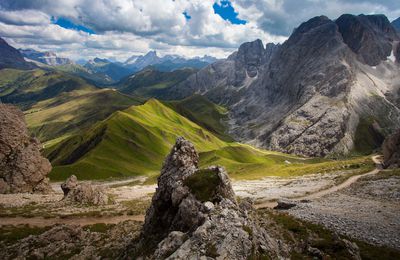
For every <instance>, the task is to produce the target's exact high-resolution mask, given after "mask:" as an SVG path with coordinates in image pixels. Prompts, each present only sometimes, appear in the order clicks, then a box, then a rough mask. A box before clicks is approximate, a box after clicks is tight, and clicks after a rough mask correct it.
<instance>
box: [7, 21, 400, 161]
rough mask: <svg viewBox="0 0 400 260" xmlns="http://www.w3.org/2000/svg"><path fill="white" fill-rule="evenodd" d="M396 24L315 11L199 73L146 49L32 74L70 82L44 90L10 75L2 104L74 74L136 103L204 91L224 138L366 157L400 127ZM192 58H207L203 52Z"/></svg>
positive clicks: (62, 88) (18, 62)
mask: <svg viewBox="0 0 400 260" xmlns="http://www.w3.org/2000/svg"><path fill="white" fill-rule="evenodd" d="M397 21H398V20H395V21H393V22H392V23H390V22H389V21H388V19H387V18H386V17H385V16H384V15H358V16H355V15H349V14H345V15H342V16H340V17H339V18H337V19H336V20H330V19H329V18H327V17H325V16H318V17H314V18H312V19H310V20H309V21H307V22H304V23H302V24H301V25H300V26H299V27H297V28H296V29H295V30H294V31H293V33H292V35H291V36H290V37H289V38H288V40H287V41H285V42H284V43H282V44H273V43H268V44H266V45H264V44H263V43H262V42H261V41H260V40H256V41H253V42H247V43H244V44H242V45H241V46H240V47H239V49H238V50H237V51H236V52H234V53H233V54H231V55H230V56H229V57H228V58H227V59H223V60H217V61H215V62H213V63H211V64H209V65H207V66H205V67H202V68H200V69H193V67H192V68H191V69H188V68H179V66H180V65H182V64H186V63H188V62H189V61H191V60H187V59H183V58H181V57H179V56H172V55H167V56H164V57H161V58H160V57H158V55H157V53H156V52H155V51H151V52H149V53H147V54H146V55H143V56H132V57H131V58H129V59H128V60H127V61H126V62H124V63H118V62H111V61H109V60H106V59H100V58H96V59H94V60H92V61H89V62H87V63H86V64H85V65H84V66H80V65H77V64H69V63H68V64H64V65H59V66H56V67H55V68H57V69H56V70H53V69H50V71H49V72H46V73H44V72H40V73H44V75H46V77H47V76H49V77H50V75H53V74H52V73H55V75H61V76H60V77H62V78H64V77H66V78H68V77H72V78H69V79H65V80H63V81H61V83H57V82H58V81H46V80H45V81H43V82H42V83H40V84H44V85H46V86H52V87H51V88H46V87H43V86H41V87H39V89H42V90H40V91H39V92H30V91H29V92H26V93H24V91H23V88H20V87H18V86H21V85H20V83H18V84H15V83H13V84H11V83H10V82H14V81H13V80H17V82H19V81H22V82H24V80H25V79H23V78H18V77H17V79H14V78H13V79H12V80H11V81H10V82H8V83H7V84H5V85H4V87H3V89H2V93H3V94H2V100H3V102H4V101H5V102H12V103H18V104H20V105H21V106H33V105H34V104H30V103H29V102H28V101H32V98H33V99H34V102H42V101H41V100H45V99H47V98H48V97H53V96H55V97H56V96H58V95H61V94H62V93H65V92H71V91H72V90H74V86H75V85H74V84H75V83H74V82H76V80H77V79H76V78H79V77H82V78H85V79H86V83H80V84H81V85H82V84H83V85H84V84H89V85H91V83H94V84H97V83H96V80H97V79H98V78H100V80H104V81H105V82H107V83H106V85H111V87H112V88H113V89H115V90H112V91H117V92H118V93H119V91H120V92H122V93H124V94H127V95H130V96H135V97H136V99H139V100H143V101H144V100H145V99H148V98H158V99H160V100H179V99H184V98H189V97H192V96H193V95H201V96H204V97H206V98H207V99H208V100H210V101H212V102H214V103H216V104H218V105H220V106H224V107H225V108H227V111H228V112H227V113H228V114H227V117H226V118H225V119H221V120H225V121H226V124H227V128H226V134H227V135H229V136H230V137H232V138H233V139H235V140H238V141H241V142H245V143H249V144H252V145H255V146H257V147H261V148H267V149H271V150H277V151H281V152H286V153H293V154H297V155H302V156H327V155H329V156H334V157H335V156H338V155H343V154H348V153H355V154H359V153H371V152H372V151H374V149H376V148H377V147H379V146H380V143H381V142H382V140H383V138H384V137H385V136H387V135H388V134H389V133H391V132H393V131H394V129H397V128H399V127H400V113H399V112H400V111H399V106H400V98H399V89H400V85H399V84H398V82H399V81H400V76H399V75H400V74H399V70H400V68H399V59H400V48H399V47H398V45H399V41H400V36H399V33H398V32H397V31H396V25H397V24H398V22H397ZM0 51H1V52H2V53H5V54H6V55H3V56H2V57H4V58H3V59H2V61H1V62H2V64H4V65H3V67H7V66H9V67H14V68H23V69H31V68H34V67H35V65H34V64H32V63H29V62H26V61H25V60H24V59H23V58H22V55H21V53H20V52H19V51H18V50H16V49H14V48H12V47H11V46H9V45H8V44H7V43H6V42H5V41H2V42H1V48H0ZM7 57H8V58H7ZM9 57H13V58H12V59H11V58H9ZM194 60H196V61H197V62H204V63H207V64H208V63H209V62H212V61H214V59H213V58H210V57H207V56H205V57H203V58H196V59H194ZM171 64H173V65H174V66H175V65H176V67H173V69H171V68H172V67H171V66H172V65H171ZM177 64H179V65H177ZM150 65H151V67H149V66H150ZM162 66H167V67H168V69H160V68H162ZM50 67H51V68H52V67H53V66H50ZM44 69H45V70H49V68H48V67H47V68H44ZM129 70H130V71H129ZM135 70H139V72H134V71H135ZM51 71H52V72H51ZM72 71H74V72H72ZM9 73H10V74H12V75H14V74H15V73H16V72H9ZM35 73H39V72H37V71H36V72H35ZM57 73H58V74H57ZM132 73H133V74H132ZM70 74H72V76H71V75H70ZM67 75H69V76H67ZM77 76H78V77H77ZM12 77H14V76H12ZM12 77H11V78H12ZM41 77H42V76H41ZM46 77H44V76H43V79H45V78H46ZM51 77H53V76H51ZM95 77H98V78H96V80H94V79H95ZM101 77H103V78H101ZM117 81H120V82H119V83H118V84H116V82H117ZM50 82H51V83H50ZM23 84H28V83H23ZM38 84H39V83H38ZM40 84H39V85H40ZM57 84H58V85H57ZM42 87H43V88H42ZM42 96H43V97H45V99H37V98H38V97H42ZM111 111H115V110H110V112H108V113H107V114H108V115H109V114H110V113H111ZM95 118H97V117H95ZM53 137H55V136H53Z"/></svg>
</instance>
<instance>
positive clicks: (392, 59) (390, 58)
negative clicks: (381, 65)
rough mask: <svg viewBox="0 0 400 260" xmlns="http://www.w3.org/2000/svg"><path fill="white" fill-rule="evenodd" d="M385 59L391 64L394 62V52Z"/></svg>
mask: <svg viewBox="0 0 400 260" xmlns="http://www.w3.org/2000/svg"><path fill="white" fill-rule="evenodd" d="M387 59H389V60H391V61H392V62H395V61H396V57H395V56H394V51H393V50H392V52H391V53H390V56H389V57H387Z"/></svg>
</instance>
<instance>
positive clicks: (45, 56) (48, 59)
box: [19, 49, 73, 66]
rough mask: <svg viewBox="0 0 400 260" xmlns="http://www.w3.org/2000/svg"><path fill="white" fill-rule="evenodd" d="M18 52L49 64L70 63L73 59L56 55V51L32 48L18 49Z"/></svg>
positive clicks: (30, 58)
mask: <svg viewBox="0 0 400 260" xmlns="http://www.w3.org/2000/svg"><path fill="white" fill-rule="evenodd" d="M19 52H20V53H21V54H22V55H23V56H24V57H25V58H27V59H29V60H32V61H34V62H35V61H36V62H40V63H43V64H46V65H50V66H58V65H65V64H72V63H73V61H72V60H70V59H68V58H61V57H58V56H57V54H56V53H54V52H50V51H45V52H40V51H36V50H34V49H19Z"/></svg>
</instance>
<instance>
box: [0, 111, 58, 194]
mask: <svg viewBox="0 0 400 260" xmlns="http://www.w3.org/2000/svg"><path fill="white" fill-rule="evenodd" d="M40 149H41V145H40V143H39V141H38V140H37V139H36V138H32V137H30V136H29V133H28V129H27V128H26V123H25V119H24V114H23V113H22V112H21V111H20V110H19V109H18V108H17V107H14V106H11V105H6V104H0V194H4V193H18V192H39V193H46V192H50V191H51V187H50V185H49V179H48V178H47V177H46V176H47V174H48V173H49V172H50V170H51V165H50V162H49V161H48V160H47V159H46V158H44V157H43V156H42V155H41V154H40Z"/></svg>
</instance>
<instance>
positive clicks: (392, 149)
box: [382, 130, 400, 168]
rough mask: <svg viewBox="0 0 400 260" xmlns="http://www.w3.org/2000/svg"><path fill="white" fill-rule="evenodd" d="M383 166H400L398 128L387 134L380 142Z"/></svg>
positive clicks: (399, 135)
mask: <svg viewBox="0 0 400 260" xmlns="http://www.w3.org/2000/svg"><path fill="white" fill-rule="evenodd" d="M382 151H383V158H384V161H383V166H384V167H385V168H388V167H390V168H398V167H400V130H397V131H396V132H395V133H394V134H392V135H390V136H388V137H387V138H386V139H385V141H384V142H383V144H382Z"/></svg>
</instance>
